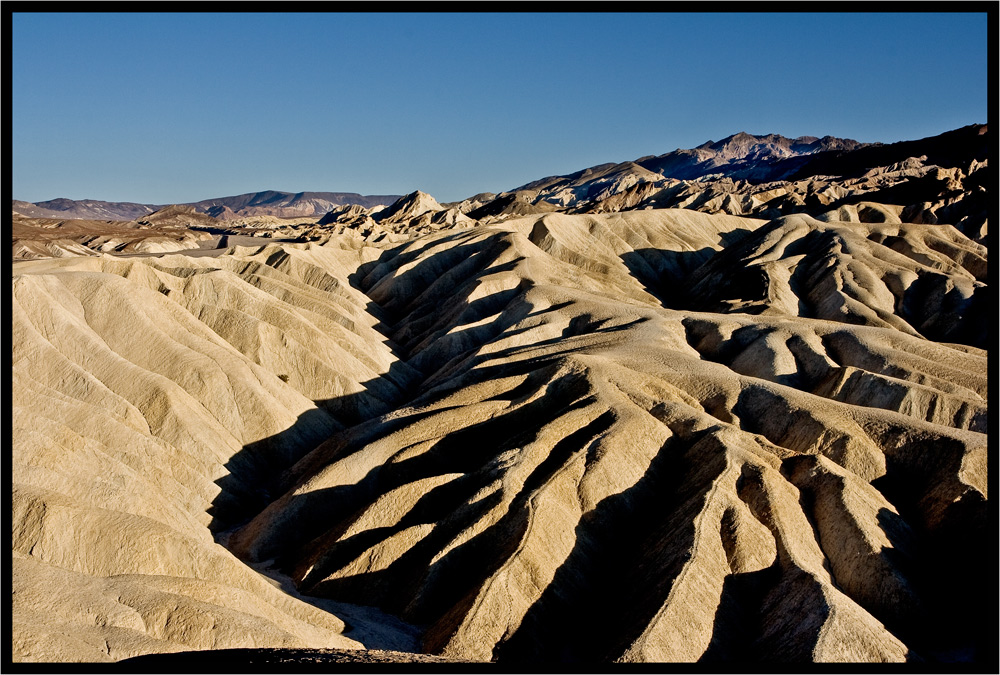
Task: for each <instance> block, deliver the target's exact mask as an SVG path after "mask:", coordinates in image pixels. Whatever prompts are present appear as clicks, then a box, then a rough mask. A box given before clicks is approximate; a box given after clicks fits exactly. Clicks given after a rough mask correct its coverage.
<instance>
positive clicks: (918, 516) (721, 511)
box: [13, 210, 991, 663]
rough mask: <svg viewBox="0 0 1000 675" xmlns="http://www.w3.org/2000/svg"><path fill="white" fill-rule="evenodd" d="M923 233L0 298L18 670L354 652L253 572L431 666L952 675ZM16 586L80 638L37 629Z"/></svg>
mask: <svg viewBox="0 0 1000 675" xmlns="http://www.w3.org/2000/svg"><path fill="white" fill-rule="evenodd" d="M936 227H937V226H927V225H924V226H901V225H893V226H889V225H886V224H862V223H835V222H834V223H826V222H821V221H814V220H811V219H808V218H806V217H804V216H802V217H790V218H785V219H779V220H776V221H772V222H770V223H766V222H765V221H761V220H753V219H748V218H738V217H734V216H719V215H708V214H704V213H696V212H692V211H670V210H651V211H636V212H628V213H616V214H589V215H566V214H556V213H550V214H541V215H529V216H525V217H523V218H515V219H510V220H506V221H503V222H502V223H497V224H495V225H491V226H485V227H484V226H480V227H455V228H452V229H448V230H445V231H441V232H436V233H431V234H427V235H423V236H420V237H416V238H413V239H410V240H408V241H405V242H403V243H400V244H396V245H386V246H385V247H384V248H373V247H367V246H360V245H359V244H358V243H357V241H356V240H351V241H350V242H347V240H344V241H343V242H341V240H338V239H337V238H333V239H331V240H329V241H328V242H326V243H325V244H324V245H315V244H303V245H284V246H278V245H271V246H265V247H259V248H256V247H255V248H247V249H233V250H232V251H230V252H229V254H227V255H224V256H221V257H219V258H216V259H208V258H202V259H191V258H183V257H181V256H172V257H165V258H161V259H159V260H150V259H136V260H130V261H127V262H124V261H118V260H112V259H108V258H104V257H101V258H90V259H86V260H81V261H76V262H73V263H71V264H70V263H66V264H63V265H56V266H52V265H50V266H49V267H46V268H42V267H39V268H28V267H25V268H22V269H24V270H25V273H23V274H20V275H18V276H16V277H15V279H14V296H13V299H14V327H15V340H14V344H15V353H14V364H15V368H14V378H15V409H14V419H15V439H16V442H15V449H14V479H15V562H16V564H18V565H22V566H24V571H22V572H16V573H15V590H16V591H17V593H16V594H15V626H16V627H18V626H19V628H16V630H15V651H16V652H17V650H20V652H18V653H19V654H20V655H21V658H23V659H26V660H27V659H31V658H36V659H37V657H38V656H39V655H57V656H59V658H61V659H63V660H65V659H66V658H83V659H89V660H94V659H95V658H97V657H98V656H101V657H102V658H104V657H106V658H111V659H118V658H124V657H126V656H132V655H136V654H142V653H150V652H157V651H172V650H180V649H192V648H194V649H203V648H211V647H218V648H227V647H234V646H256V647H298V646H310V647H326V648H330V647H341V646H344V645H354V646H361V645H360V644H358V643H356V642H352V640H351V639H350V635H351V632H350V631H347V635H346V636H345V635H343V632H344V630H345V626H344V625H343V622H339V620H337V619H336V618H335V617H332V615H330V614H327V613H325V612H321V611H320V610H319V609H317V608H316V607H315V606H310V605H307V604H305V603H302V602H301V601H299V600H297V599H294V598H292V597H289V596H288V595H284V594H282V593H280V592H279V591H278V589H276V588H275V587H274V586H271V585H269V584H267V583H266V582H265V581H263V580H262V578H261V577H260V576H258V575H256V574H255V573H254V572H252V571H251V568H250V567H248V566H246V565H247V564H252V565H267V566H269V567H270V568H271V570H272V572H273V573H276V574H278V573H280V574H283V575H286V576H287V578H289V579H290V580H291V582H292V583H293V584H294V586H295V589H296V592H298V593H301V594H303V596H302V597H305V598H311V602H313V603H315V604H317V605H322V604H323V602H324V601H337V602H346V603H355V604H359V605H374V606H377V607H380V608H381V609H383V610H385V611H387V612H390V613H393V614H395V615H398V616H399V617H401V618H402V619H404V620H405V621H408V622H410V623H412V624H417V625H420V626H424V627H426V630H425V631H424V633H423V643H422V645H423V646H422V649H423V650H424V651H426V652H427V653H431V654H438V655H443V656H447V657H451V658H458V659H471V660H497V661H500V662H507V663H516V662H521V661H531V662H539V661H546V662H550V661H560V662H573V661H605V662H610V661H698V660H706V661H712V660H718V661H725V660H739V661H741V662H748V661H775V660H777V661H792V662H798V661H903V660H920V659H924V660H932V661H933V660H936V659H945V658H950V657H952V656H953V655H955V654H959V655H964V658H975V655H976V653H977V652H976V650H977V649H982V648H983V647H985V645H986V644H987V642H986V640H987V636H986V635H985V633H983V632H979V633H977V628H976V626H975V622H974V617H976V616H977V615H978V613H979V605H978V603H981V602H983V601H984V600H983V599H982V597H981V596H980V595H978V594H976V593H975V592H974V590H975V588H976V586H977V584H981V583H984V582H985V580H986V578H987V575H988V574H991V572H990V571H989V570H988V567H989V565H988V564H987V562H986V561H987V560H989V559H990V558H989V555H988V551H987V546H988V541H989V535H988V533H987V530H986V520H987V488H986V478H987V473H986V456H987V442H986V440H987V438H986V426H987V419H986V417H987V415H986V411H987V378H986V351H985V350H984V349H982V348H980V347H979V346H977V345H981V344H985V342H984V340H985V324H984V323H982V322H981V321H980V319H979V317H978V316H977V315H976V314H977V313H976V312H975V311H974V310H975V308H976V307H978V305H975V303H978V302H981V300H979V299H977V298H982V297H984V295H982V294H984V293H985V264H986V262H985V261H986V252H985V249H983V248H982V247H981V246H978V245H976V244H973V243H972V242H970V241H968V240H967V239H965V238H964V236H963V235H962V234H961V233H959V232H957V231H956V230H953V229H947V230H946V229H941V228H937V229H935V228H936ZM831 242H832V243H831ZM831 246H832V248H831ZM838 247H839V248H838ZM949 247H951V248H949ZM943 250H947V253H942V251H943ZM935 252H936V253H935ZM727 272H728V277H727V278H731V279H732V278H735V279H744V277H745V282H741V283H732V284H730V285H729V286H724V285H723V284H718V283H716V284H714V285H713V284H712V283H710V282H709V281H707V280H710V279H712V278H714V277H713V275H715V277H717V276H719V275H723V276H726V274H727ZM754 275H757V276H754ZM938 276H940V277H942V278H943V281H941V282H938V281H934V282H933V283H930V282H927V281H921V279H928V278H930V279H937V277H938ZM758 277H760V279H758ZM751 281H753V283H751ZM758 282H759V283H758ZM812 284H817V285H820V286H823V288H825V287H826V286H830V289H828V291H829V292H827V291H823V292H820V291H813V290H812ZM935 284H937V285H940V286H941V287H942V288H948V289H957V290H954V292H953V290H948V291H946V292H942V293H937V292H936V291H934V292H931V291H929V290H927V289H928V288H930V287H932V286H933V287H934V288H937V286H935ZM949 284H950V285H949ZM914 287H916V288H917V289H918V290H917V291H914V290H912V289H913V288H914ZM719 289H722V290H719ZM831 289H832V290H831ZM730 291H733V292H730ZM918 291H919V293H918ZM713 293H714V295H713ZM907 293H910V294H911V296H910V297H911V298H916V299H915V300H911V301H909V303H908V301H907ZM913 293H917V295H912V294H913ZM928 293H930V295H927V294H928ZM935 293H936V294H935ZM949 293H951V294H952V295H949ZM751 296H752V297H751ZM828 297H832V298H834V299H833V300H826V298H828ZM928 297H933V298H938V302H939V305H937V306H936V307H938V309H936V310H934V311H933V312H931V313H930V314H927V313H924V314H922V313H921V311H923V310H919V308H918V305H919V306H924V305H925V304H926V300H927V298H928ZM918 301H919V302H918ZM963 303H965V304H963ZM969 303H973V304H971V305H970V304H969ZM838 307H841V308H846V310H843V311H841V310H838V309H837V308H838ZM927 311H928V312H930V311H931V310H927ZM154 319H155V320H154ZM935 331H936V332H935ZM137 335H143V336H145V337H144V339H143V340H142V341H139V340H137V339H136V336H137ZM935 336H937V338H943V337H947V338H948V340H947V341H933V340H934V339H935ZM958 343H963V344H958ZM67 420H69V421H71V422H72V424H68V423H67ZM18 509H20V510H18ZM59 514H63V515H62V516H60V515H59ZM112 526H113V527H115V528H117V530H116V531H120V532H121V533H122V534H121V535H120V537H119V538H118V539H115V540H111V539H109V538H107V537H106V536H104V534H103V533H104V532H105V531H108V529H109V528H111V527H112ZM150 533H156V534H155V536H154V535H151V534H150ZM216 540H218V541H221V542H224V543H225V544H226V547H227V548H223V547H222V546H220V545H219V544H217V543H216ZM150 541H156V542H163V543H162V544H157V545H156V546H152V547H151V546H149V542H150ZM128 547H131V548H128ZM227 549H228V550H227ZM123 550H127V551H128V554H127V555H119V552H120V551H123ZM230 551H231V552H232V553H230ZM233 554H235V555H233ZM36 569H37V570H43V569H44V570H47V572H46V574H57V575H62V576H63V577H65V578H62V579H61V580H60V583H62V584H64V586H65V587H67V588H72V589H74V590H73V591H72V593H73V595H74V597H81V598H82V597H86V598H88V603H87V606H88V607H91V608H98V609H91V610H87V611H85V610H83V609H72V608H69V605H65V606H61V607H60V608H58V609H56V610H54V616H44V617H43V616H40V615H39V614H38V610H37V607H38V605H39V603H41V602H42V598H43V597H44V593H42V591H41V590H40V589H39V588H37V587H36V586H33V585H32V584H33V583H34V582H33V581H29V580H31V579H38V578H41V573H40V572H38V573H33V572H32V570H36ZM180 579H183V580H184V581H183V584H182V583H181V582H180V581H178V580H180ZM168 580H169V581H168ZM164 585H166V586H169V588H167V589H165V588H164ZM153 588H155V590H156V593H161V594H163V593H169V594H170V595H169V597H170V599H171V600H170V602H174V603H175V604H176V606H174V605H170V602H168V601H167V600H164V599H163V598H164V597H165V596H163V595H156V594H155V593H154V592H153V591H152V590H150V589H153ZM31 589H35V590H31ZM32 593H34V595H32ZM240 593H243V594H245V595H240ZM226 594H228V595H226ZM237 596H239V597H238V598H237ZM137 598H140V599H141V600H140V599H137ZM168 605H169V607H173V609H169V608H168V609H164V607H166V606H168ZM325 606H328V607H329V606H331V605H325ZM74 607H75V605H74ZM88 612H89V613H88ZM205 616H212V617H213V624H212V625H211V626H209V625H208V623H207V621H203V619H204V617H205ZM19 617H20V618H19ZM137 617H138V618H137ZM154 617H155V620H154ZM199 622H202V623H199ZM338 622H339V623H338ZM236 627H239V628H238V629H237V628H236ZM71 631H75V632H73V633H72V635H73V640H76V641H75V642H70V641H68V639H67V637H66V636H67V635H70V633H71ZM247 642H252V644H247ZM67 644H69V646H67ZM369 646H370V645H369ZM67 655H69V656H67Z"/></svg>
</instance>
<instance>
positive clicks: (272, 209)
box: [13, 190, 401, 221]
mask: <svg viewBox="0 0 1000 675" xmlns="http://www.w3.org/2000/svg"><path fill="white" fill-rule="evenodd" d="M400 196H401V195H360V194H357V193H355V192H279V191H277V190H264V191H263V192H250V193H247V194H242V195H236V196H234V197H216V198H213V199H203V200H202V201H200V202H187V203H185V204H184V206H192V207H194V209H195V210H196V211H198V212H199V213H205V214H208V215H210V216H212V217H213V218H219V219H221V220H229V219H233V218H241V217H248V216H277V217H279V218H294V217H298V216H322V215H324V214H326V213H328V212H329V211H331V210H332V209H334V208H336V207H339V206H345V205H350V204H359V205H361V206H364V207H365V208H371V207H373V206H381V205H388V204H392V203H393V202H395V201H396V200H397V199H399V197H400ZM164 206H168V205H167V204H137V203H135V202H105V201H100V200H96V199H79V200H75V199H65V198H59V199H51V200H49V201H44V202H35V203H32V202H24V201H19V200H16V199H15V200H14V201H13V209H14V211H16V212H17V213H20V214H23V215H25V216H31V217H33V218H67V219H69V218H73V219H77V218H81V219H87V220H126V221H129V220H135V219H136V218H140V217H142V216H145V215H149V214H150V213H153V212H154V211H159V210H160V209H162V208H163V207H164Z"/></svg>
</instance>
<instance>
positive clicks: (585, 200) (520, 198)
mask: <svg viewBox="0 0 1000 675" xmlns="http://www.w3.org/2000/svg"><path fill="white" fill-rule="evenodd" d="M986 131H987V128H986V125H982V124H973V125H969V126H966V127H962V128H960V129H955V130H954V131H949V132H946V133H943V134H940V135H938V136H933V137H930V138H924V139H920V140H914V141H903V142H899V143H891V144H883V143H860V142H858V141H855V140H852V139H847V138H835V137H833V136H824V137H822V138H817V137H814V136H801V137H798V138H786V137H784V136H781V135H778V134H766V135H759V136H758V135H753V134H748V133H746V132H740V133H737V134H733V135H732V136H728V137H727V138H724V139H722V140H720V141H708V142H706V143H703V144H702V145H699V146H698V147H696V148H692V149H686V150H685V149H678V150H674V151H672V152H668V153H666V154H663V155H656V156H654V155H648V156H646V157H640V158H639V159H636V160H633V161H627V162H621V163H607V164H599V165H597V166H592V167H589V168H587V169H582V170H580V171H576V172H574V173H571V174H567V175H563V176H548V177H546V178H542V179H539V180H535V181H532V182H530V183H527V184H525V185H522V186H520V187H518V188H515V189H513V190H509V191H507V192H504V193H501V194H500V195H492V194H490V195H486V194H484V195H477V196H476V197H472V198H470V199H468V200H466V201H465V202H463V204H468V205H469V207H470V208H468V209H467V208H462V207H459V208H460V210H462V211H463V212H467V211H472V209H479V210H478V211H475V212H473V213H470V214H469V215H471V217H473V218H482V217H502V216H503V217H505V216H511V215H518V214H525V213H536V212H545V211H551V210H555V209H570V210H573V211H574V212H593V211H600V212H606V211H609V210H623V209H636V208H639V209H641V208H701V209H702V210H709V211H711V210H712V209H713V208H714V207H712V206H711V205H712V204H714V202H713V201H712V200H714V199H715V198H716V197H719V198H720V200H721V199H723V198H722V197H721V196H720V195H721V193H722V192H725V193H727V194H728V193H734V188H732V187H727V185H731V184H732V182H733V181H736V182H738V183H740V185H741V186H743V187H737V188H735V192H736V193H739V192H743V193H748V192H759V189H757V188H755V187H753V186H760V185H762V184H768V183H773V182H777V181H784V182H785V183H786V184H788V185H789V186H791V187H792V188H794V185H793V184H794V183H795V182H796V181H804V180H807V179H812V178H814V177H816V178H823V179H826V178H831V177H836V178H839V179H855V178H861V177H863V176H865V175H866V173H870V172H871V171H872V170H874V169H877V168H879V167H892V166H893V165H897V164H900V165H901V163H906V162H910V165H907V167H908V168H907V169H906V170H908V171H910V173H912V174H913V176H911V177H912V178H916V177H917V174H918V173H920V174H921V175H923V174H925V173H926V172H927V171H928V170H929V168H930V167H941V168H953V167H954V168H961V169H963V170H965V171H966V172H967V173H969V174H971V173H973V170H972V167H970V164H969V163H970V162H971V161H978V162H983V161H985V160H986V158H987V157H988V155H989V147H988V142H987V134H986ZM914 163H915V164H914ZM911 165H912V166H911ZM918 165H919V167H923V168H922V169H919V170H918V168H917V167H918ZM895 170H896V171H897V172H898V171H899V170H903V167H902V166H898V167H896V168H895ZM921 172H922V173H921ZM984 179H985V171H980V172H979V173H978V174H977V176H976V177H975V178H974V180H973V182H974V183H977V184H978V183H979V182H982V180H984ZM679 182H680V183H683V184H680V185H679V184H678V183H679ZM869 182H872V183H873V184H872V186H870V187H871V188H873V187H877V186H876V185H875V184H874V183H877V182H878V181H874V182H873V181H869ZM723 184H725V185H723ZM707 186H712V189H711V190H706V187H707ZM720 186H721V187H720ZM720 190H721V192H720ZM709 192H712V194H709ZM896 192H898V193H900V194H889V195H888V196H886V195H882V196H883V197H885V198H887V199H889V200H890V202H891V203H898V204H903V205H908V204H909V203H910V201H912V199H910V197H911V195H909V194H908V193H907V194H902V192H905V190H903V189H902V188H898V189H896ZM924 192H926V190H923V189H922V188H921V194H923V193H924ZM695 193H703V194H700V196H699V195H695ZM715 193H719V194H718V195H716V194H715ZM414 194H416V193H414ZM738 196H739V195H738V194H735V193H734V197H732V198H730V199H729V201H728V202H726V204H725V205H723V204H722V202H721V201H720V204H719V207H718V208H717V209H716V210H722V211H725V212H727V213H732V214H734V215H751V214H753V215H755V216H756V217H775V216H776V215H781V214H782V213H786V212H789V210H788V209H789V208H792V211H798V210H802V209H801V208H799V207H798V206H797V204H798V202H799V201H802V202H803V204H805V205H806V206H808V205H809V204H812V202H813V201H815V199H814V198H813V197H811V195H810V194H802V195H798V196H796V197H793V198H791V199H792V201H794V202H796V203H795V204H791V203H789V204H784V205H783V206H781V208H777V207H778V206H780V205H779V204H778V202H774V203H771V204H770V205H769V206H766V207H762V206H761V204H763V201H761V204H751V203H750V202H749V201H748V200H749V194H745V195H743V197H744V198H743V203H742V206H736V205H735V202H734V201H733V200H734V199H736V197H738ZM401 198H402V197H401V196H400V195H360V194H357V193H351V192H298V193H291V192H279V191H276V190H265V191H263V192H252V193H247V194H242V195H236V196H233V197H219V198H214V199H205V200H202V201H200V202H190V203H188V204H185V205H186V206H191V207H193V208H194V209H195V210H196V211H197V212H199V213H204V214H207V215H210V216H212V217H214V218H218V219H220V220H232V219H237V218H243V217H250V216H276V217H280V218H295V217H312V216H316V217H317V218H322V217H323V216H325V215H327V214H329V213H331V212H333V211H338V212H339V210H341V209H343V208H344V207H345V206H351V205H358V206H361V207H364V208H365V209H371V208H372V207H376V206H383V205H384V206H391V205H394V204H395V203H396V202H397V201H398V200H400V199H401ZM769 198H770V197H769ZM806 200H812V201H809V203H808V204H806ZM893 200H895V201H893ZM758 201H760V200H758ZM764 201H766V200H764ZM786 201H787V200H786ZM702 202H706V203H709V206H708V207H705V206H704V205H702ZM823 203H824V204H825V203H826V200H824V201H823ZM435 204H437V202H435ZM455 204H456V205H457V204H458V203H457V202H456V203H455ZM404 207H405V208H404ZM758 207H760V208H758ZM793 207H794V208H793ZM161 208H163V205H154V204H137V203H133V202H105V201H97V200H72V199H53V200H50V201H45V202H37V203H29V202H23V201H17V200H14V202H13V210H14V211H15V212H17V213H21V214H23V215H25V216H31V217H36V218H64V219H70V218H80V219H91V220H125V221H131V220H135V219H137V218H141V217H143V216H146V215H148V214H150V213H153V212H155V211H157V210H159V209H161ZM437 208H440V205H438V207H437ZM399 209H403V210H404V211H407V210H408V209H410V206H406V205H396V207H395V208H390V209H387V211H386V213H385V214H383V215H382V216H381V218H385V217H387V216H388V215H389V213H390V212H391V213H395V211H396V210H399ZM806 210H809V209H806ZM407 212H408V211H407ZM338 215H340V214H339V213H338ZM961 217H963V216H962V215H959V216H958V217H956V218H955V220H956V221H957V220H958V219H960V218H961ZM929 218H930V216H929V215H927V216H925V217H924V220H929ZM921 222H922V221H921ZM972 236H973V238H978V235H975V234H974V235H972Z"/></svg>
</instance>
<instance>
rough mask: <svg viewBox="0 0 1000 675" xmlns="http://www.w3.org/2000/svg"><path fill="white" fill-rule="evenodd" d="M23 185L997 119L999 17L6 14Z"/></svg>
mask: <svg viewBox="0 0 1000 675" xmlns="http://www.w3.org/2000/svg"><path fill="white" fill-rule="evenodd" d="M12 46H13V58H12V63H11V67H12V79H11V88H10V91H9V93H10V99H9V100H10V101H11V109H12V112H13V129H12V131H13V135H12V140H13V175H12V183H13V196H14V198H15V199H24V200H27V201H42V200H46V199H53V198H56V197H69V198H72V199H83V198H89V199H103V200H109V201H136V202H145V203H154V204H166V203H175V202H191V201H198V200H201V199H207V198H210V197H220V196H227V195H235V194H241V193H245V192H255V191H258V190H265V189H275V190H285V191H291V192H298V191H313V190H315V191H341V192H360V193H363V194H403V193H407V192H411V191H413V190H416V189H420V190H424V191H425V192H429V193H431V194H432V195H434V196H435V197H436V198H437V199H438V200H439V201H452V200H459V199H462V198H464V197H468V196H471V195H473V194H476V193H478V192H487V191H488V192H500V191H503V190H508V189H511V188H514V187H517V186H518V185H522V184H524V183H526V182H529V181H531V180H534V179H537V178H541V177H544V176H548V175H553V174H563V173H569V172H572V171H576V170H578V169H582V168H585V167H588V166H593V165H595V164H599V163H602V162H618V161H625V160H630V159H636V158H638V157H641V156H643V155H655V154H662V153H665V152H669V151H671V150H674V149H677V148H690V147H694V146H697V145H700V144H701V143H703V142H705V141H707V140H719V139H720V138H723V137H725V136H728V135H730V134H733V133H736V132H738V131H748V132H750V133H779V134H782V135H785V136H790V137H795V136H802V135H812V136H823V135H827V134H829V135H833V136H841V137H848V138H854V139H856V140H859V141H883V142H893V141H899V140H909V139H916V138H923V137H926V136H932V135H935V134H938V133H941V132H943V131H947V130H950V129H954V128H957V127H960V126H964V125H966V124H972V123H976V122H980V123H982V122H986V121H987V97H988V91H987V90H988V86H987V16H986V14H985V13H980V14H949V13H930V14H906V13H890V14H875V13H856V14H849V13H837V14H819V13H799V14H796V13H789V14H781V13H756V14H730V13H707V14H696V13H695V14H687V13H660V14H657V13H653V14H636V13H617V14H586V13H566V14H558V13H537V14H486V13H454V14H452V13H421V14H392V13H389V14H353V13H332V14H281V13H278V14H244V13H232V14H208V13H194V14H181V13H171V14H156V13H120V14H69V13H44V14H22V13H15V14H14V15H13V45H12Z"/></svg>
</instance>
